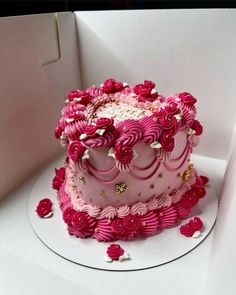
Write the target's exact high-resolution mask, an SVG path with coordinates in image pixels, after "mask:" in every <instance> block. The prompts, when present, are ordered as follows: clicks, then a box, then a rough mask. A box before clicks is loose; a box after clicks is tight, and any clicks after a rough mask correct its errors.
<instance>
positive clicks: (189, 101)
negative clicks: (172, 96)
mask: <svg viewBox="0 0 236 295" xmlns="http://www.w3.org/2000/svg"><path fill="white" fill-rule="evenodd" d="M178 97H179V98H180V99H181V102H182V103H183V104H186V105H188V106H190V107H192V106H193V105H194V104H195V103H196V102H197V99H196V98H195V97H194V96H192V95H191V94H190V93H188V92H183V93H179V94H178Z"/></svg>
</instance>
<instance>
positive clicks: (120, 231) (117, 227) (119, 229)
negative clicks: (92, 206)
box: [111, 218, 126, 240]
mask: <svg viewBox="0 0 236 295" xmlns="http://www.w3.org/2000/svg"><path fill="white" fill-rule="evenodd" d="M111 230H112V232H113V233H114V234H115V236H116V237H117V238H120V239H121V240H123V238H124V237H125V233H126V230H125V227H124V224H123V220H122V219H121V218H116V219H114V220H113V221H112V222H111Z"/></svg>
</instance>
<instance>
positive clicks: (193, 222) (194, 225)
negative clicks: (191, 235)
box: [189, 217, 203, 231]
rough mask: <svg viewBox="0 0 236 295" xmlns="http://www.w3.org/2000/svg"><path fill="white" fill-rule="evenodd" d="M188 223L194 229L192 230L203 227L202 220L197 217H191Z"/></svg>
mask: <svg viewBox="0 0 236 295" xmlns="http://www.w3.org/2000/svg"><path fill="white" fill-rule="evenodd" d="M189 225H190V226H191V228H192V229H194V231H197V230H199V231H201V230H202V228H203V222H202V220H201V219H200V218H199V217H194V218H193V219H191V220H190V221H189Z"/></svg>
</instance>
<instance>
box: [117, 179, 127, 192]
mask: <svg viewBox="0 0 236 295" xmlns="http://www.w3.org/2000/svg"><path fill="white" fill-rule="evenodd" d="M127 188H128V186H127V184H125V183H124V182H120V183H117V184H116V186H115V190H116V192H117V193H118V194H123V193H124V192H125V191H126V190H127Z"/></svg>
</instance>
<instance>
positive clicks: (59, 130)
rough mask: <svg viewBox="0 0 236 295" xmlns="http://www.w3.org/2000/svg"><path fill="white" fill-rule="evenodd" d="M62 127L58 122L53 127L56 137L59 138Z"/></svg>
mask: <svg viewBox="0 0 236 295" xmlns="http://www.w3.org/2000/svg"><path fill="white" fill-rule="evenodd" d="M62 131H63V129H62V128H61V125H60V124H57V127H56V129H55V132H54V135H55V137H56V138H57V139H59V138H60V136H61V134H62Z"/></svg>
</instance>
